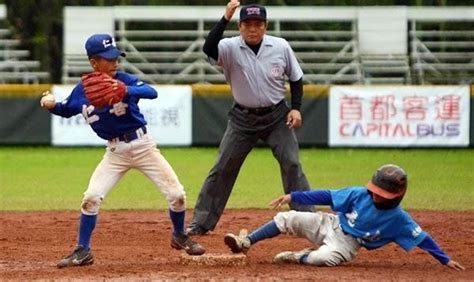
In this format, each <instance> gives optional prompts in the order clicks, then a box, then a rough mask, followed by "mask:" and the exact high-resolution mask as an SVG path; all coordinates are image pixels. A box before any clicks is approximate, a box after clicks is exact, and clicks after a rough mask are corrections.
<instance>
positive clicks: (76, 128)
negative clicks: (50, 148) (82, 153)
mask: <svg viewBox="0 0 474 282" xmlns="http://www.w3.org/2000/svg"><path fill="white" fill-rule="evenodd" d="M73 87H74V86H72V85H55V86H54V87H53V89H52V91H53V94H54V96H55V97H56V100H57V101H62V100H64V99H66V98H67V97H68V96H69V94H70V93H71V91H72V89H73ZM153 87H154V88H155V89H156V91H158V98H157V99H153V100H149V99H140V101H139V102H138V106H139V107H140V110H141V112H142V113H143V115H144V116H145V119H146V121H147V122H148V124H147V129H148V132H149V134H151V135H152V136H153V139H155V141H156V142H157V143H158V145H160V146H161V145H173V146H189V145H191V142H192V89H191V87H190V86H186V85H183V86H173V85H169V86H167V85H160V86H153ZM51 132H52V136H51V137H52V144H53V145H59V146H83V145H87V146H89V145H92V146H95V145H104V144H105V143H106V141H104V140H102V139H100V138H99V137H97V135H96V134H95V133H94V132H93V131H92V129H91V128H90V126H89V125H88V124H87V123H86V121H85V120H84V117H83V116H82V115H81V114H79V115H76V116H74V117H71V118H69V119H66V118H62V117H59V116H56V115H52V116H51Z"/></svg>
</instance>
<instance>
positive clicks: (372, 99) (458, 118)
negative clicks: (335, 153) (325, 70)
mask: <svg viewBox="0 0 474 282" xmlns="http://www.w3.org/2000/svg"><path fill="white" fill-rule="evenodd" d="M469 108H470V101H469V87H468V86H348V87H345V86H333V87H331V90H330V98H329V146H351V147H352V146H356V147H357V146H364V147H365V146H374V147H398V146H399V147H410V146H414V147H418V146H419V147H422V146H435V147H438V146H452V147H461V146H468V145H469V113H470V112H469Z"/></svg>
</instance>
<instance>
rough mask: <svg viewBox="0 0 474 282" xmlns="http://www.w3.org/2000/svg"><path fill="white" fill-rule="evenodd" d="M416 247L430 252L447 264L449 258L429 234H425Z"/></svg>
mask: <svg viewBox="0 0 474 282" xmlns="http://www.w3.org/2000/svg"><path fill="white" fill-rule="evenodd" d="M418 247H420V248H421V249H422V250H424V251H426V252H428V253H430V254H431V255H432V256H433V257H434V258H435V259H437V260H438V261H439V262H440V263H441V264H447V263H448V262H449V261H450V260H451V259H450V258H449V256H448V255H447V254H446V253H445V252H444V251H443V250H441V248H440V247H439V246H438V244H436V242H435V241H434V240H433V238H431V236H430V235H427V236H426V237H425V239H424V240H423V241H421V242H420V243H419V244H418Z"/></svg>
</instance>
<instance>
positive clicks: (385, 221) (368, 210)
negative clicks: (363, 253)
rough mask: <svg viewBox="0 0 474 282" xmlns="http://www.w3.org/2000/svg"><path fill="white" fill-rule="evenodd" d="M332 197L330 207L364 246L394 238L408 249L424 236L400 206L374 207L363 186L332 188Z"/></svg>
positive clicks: (392, 240) (379, 244)
mask: <svg viewBox="0 0 474 282" xmlns="http://www.w3.org/2000/svg"><path fill="white" fill-rule="evenodd" d="M331 197H332V209H333V210H334V211H336V212H337V213H338V215H339V219H340V223H341V226H342V229H343V230H344V231H345V232H346V233H349V234H351V235H352V236H354V237H356V238H359V241H360V243H361V244H362V245H363V246H364V247H365V248H367V249H376V248H379V247H382V246H384V245H386V244H388V243H390V242H395V243H397V244H398V245H399V246H400V247H402V248H403V249H405V250H406V251H409V250H411V249H412V248H414V247H415V246H417V245H418V244H419V243H420V242H421V241H423V240H424V239H425V237H426V236H427V233H426V232H425V231H423V230H422V229H421V227H420V226H419V225H418V224H417V223H416V222H415V221H414V220H413V219H412V218H411V216H410V215H409V214H408V213H407V212H405V211H404V210H403V209H402V208H400V207H396V208H393V209H388V210H381V209H377V208H376V207H375V205H374V202H373V200H372V196H371V195H370V194H369V192H368V190H367V188H366V187H349V188H346V189H341V190H332V191H331Z"/></svg>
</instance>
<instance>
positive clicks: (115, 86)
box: [81, 72, 127, 108]
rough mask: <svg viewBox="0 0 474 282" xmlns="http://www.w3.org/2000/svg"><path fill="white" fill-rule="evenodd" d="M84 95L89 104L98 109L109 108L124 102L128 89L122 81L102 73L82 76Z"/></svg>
mask: <svg viewBox="0 0 474 282" xmlns="http://www.w3.org/2000/svg"><path fill="white" fill-rule="evenodd" d="M81 80H82V84H83V86H84V93H85V95H86V97H87V99H88V100H89V103H90V104H91V105H93V106H94V107H96V108H102V107H107V106H110V105H113V104H115V103H118V102H120V101H122V99H123V97H124V96H125V94H126V92H127V87H126V86H125V84H124V83H123V82H122V81H120V80H116V79H113V78H111V77H110V76H108V75H107V74H105V73H102V72H91V73H87V74H84V75H82V77H81Z"/></svg>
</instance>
